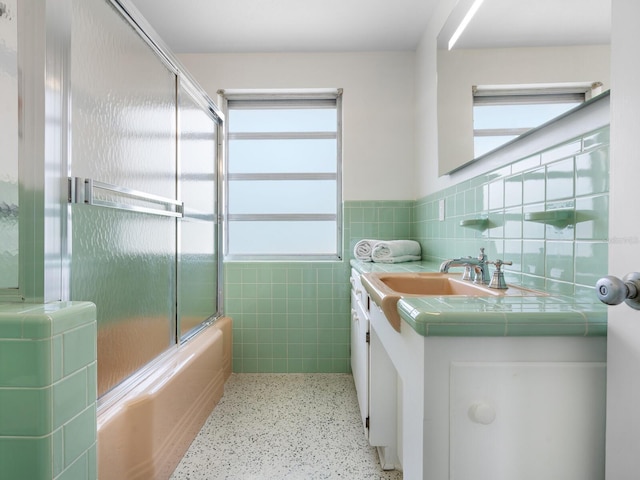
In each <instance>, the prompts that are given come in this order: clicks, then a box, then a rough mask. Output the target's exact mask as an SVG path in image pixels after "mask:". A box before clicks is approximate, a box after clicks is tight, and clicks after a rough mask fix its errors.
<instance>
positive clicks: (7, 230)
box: [0, 0, 19, 289]
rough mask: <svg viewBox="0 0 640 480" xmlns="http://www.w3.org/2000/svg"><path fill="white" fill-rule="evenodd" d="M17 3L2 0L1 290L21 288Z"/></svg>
mask: <svg viewBox="0 0 640 480" xmlns="http://www.w3.org/2000/svg"><path fill="white" fill-rule="evenodd" d="M17 1H18V0H0V289H5V288H18V247H19V243H18V27H17V18H16V16H17Z"/></svg>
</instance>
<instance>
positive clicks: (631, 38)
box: [606, 0, 640, 480]
mask: <svg viewBox="0 0 640 480" xmlns="http://www.w3.org/2000/svg"><path fill="white" fill-rule="evenodd" d="M638 18H640V2H637V1H636V0H613V1H612V35H611V37H612V38H611V80H612V82H611V85H612V87H611V92H612V94H611V101H612V107H611V174H610V179H611V188H610V192H611V193H610V205H609V211H610V214H609V272H610V273H611V274H612V275H616V276H618V277H622V276H624V275H625V274H627V273H629V272H631V271H640V216H639V215H638V211H637V206H636V205H637V201H636V198H635V197H636V192H637V189H638V185H640V168H639V165H638V163H639V161H640V159H639V158H638V147H637V143H638V140H637V139H638V135H639V134H640V94H639V92H638V78H640V63H639V62H638V61H637V60H638V47H639V46H640V30H639V29H638V27H637V19H638ZM639 372H640V311H636V310H633V309H631V308H629V307H627V306H626V305H624V304H623V305H618V306H616V307H609V329H608V337H607V447H606V448H607V454H606V471H607V475H606V478H607V479H608V480H626V479H637V478H638V475H640V473H639V472H640V455H639V453H640V374H639Z"/></svg>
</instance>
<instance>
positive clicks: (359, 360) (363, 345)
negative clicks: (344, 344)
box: [351, 291, 369, 434]
mask: <svg viewBox="0 0 640 480" xmlns="http://www.w3.org/2000/svg"><path fill="white" fill-rule="evenodd" d="M368 331H369V317H368V316H367V314H366V312H365V311H364V309H363V307H362V305H361V304H360V302H359V301H358V297H357V296H356V294H355V292H354V291H352V292H351V373H352V374H353V381H354V383H355V386H356V394H357V397H358V405H359V407H360V417H361V418H362V425H363V427H364V429H365V433H366V434H368V431H367V426H366V422H367V418H368V417H369V344H368V343H367V333H368Z"/></svg>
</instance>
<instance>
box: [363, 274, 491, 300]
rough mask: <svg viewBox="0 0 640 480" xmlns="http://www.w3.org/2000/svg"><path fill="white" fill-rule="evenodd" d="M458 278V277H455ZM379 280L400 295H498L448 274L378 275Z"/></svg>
mask: <svg viewBox="0 0 640 480" xmlns="http://www.w3.org/2000/svg"><path fill="white" fill-rule="evenodd" d="M457 276H458V277H460V275H457ZM376 279H377V280H379V281H380V282H381V283H382V284H384V286H385V287H386V288H388V289H389V290H391V291H393V292H396V293H399V294H400V295H437V296H442V295H473V296H478V295H481V296H486V295H498V294H499V292H498V291H497V290H496V291H492V289H489V288H486V287H483V286H481V285H476V284H474V283H471V282H467V281H462V280H459V279H458V278H453V277H452V276H451V275H449V274H441V273H436V274H429V273H413V274H378V275H377V276H376V277H375V279H374V282H375V280H376Z"/></svg>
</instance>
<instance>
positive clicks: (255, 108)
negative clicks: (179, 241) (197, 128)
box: [223, 90, 342, 260]
mask: <svg viewBox="0 0 640 480" xmlns="http://www.w3.org/2000/svg"><path fill="white" fill-rule="evenodd" d="M341 93H342V92H341V91H339V90H335V91H332V92H322V93H296V94H281V93H278V94H274V93H273V92H269V93H264V94H257V93H252V94H246V93H245V94H242V93H235V94H234V93H228V92H225V93H224V94H223V98H224V100H225V102H224V103H225V105H226V108H225V109H226V116H227V135H226V142H227V143H226V147H227V148H226V153H227V155H226V157H227V160H226V161H227V165H226V169H225V170H226V176H225V178H226V181H225V186H226V189H225V200H226V201H225V212H226V213H225V224H226V234H225V252H226V257H227V259H230V260H234V259H255V260H261V259H263V260H297V259H300V260H303V259H304V260H337V259H340V258H341V255H342V251H341V250H342V249H341V245H342V231H341V203H342V199H341V192H342V185H341V183H342V182H341V161H342V155H341V150H342V141H341V133H342V132H341V127H342V122H341V99H342V98H341Z"/></svg>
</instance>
